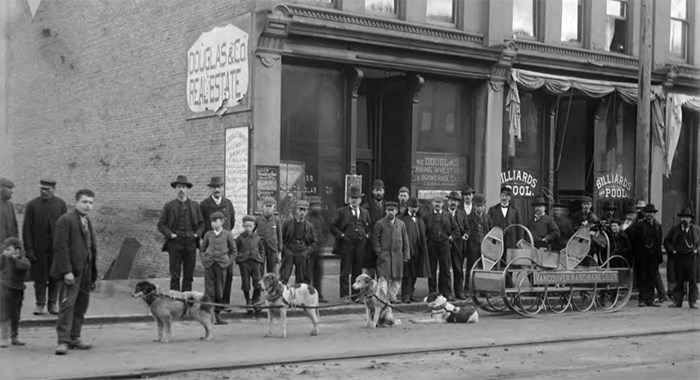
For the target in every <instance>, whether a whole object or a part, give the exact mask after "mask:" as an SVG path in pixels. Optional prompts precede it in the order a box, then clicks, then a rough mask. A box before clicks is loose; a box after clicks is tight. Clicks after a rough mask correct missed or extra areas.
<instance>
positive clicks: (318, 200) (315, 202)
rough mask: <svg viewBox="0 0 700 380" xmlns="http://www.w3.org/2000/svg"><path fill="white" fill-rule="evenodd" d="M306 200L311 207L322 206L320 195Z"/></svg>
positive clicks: (310, 196) (311, 196)
mask: <svg viewBox="0 0 700 380" xmlns="http://www.w3.org/2000/svg"><path fill="white" fill-rule="evenodd" d="M306 200H307V201H309V206H313V205H320V204H321V197H319V196H318V195H309V196H308V197H307V198H306Z"/></svg>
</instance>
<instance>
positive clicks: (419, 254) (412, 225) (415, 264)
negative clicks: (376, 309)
mask: <svg viewBox="0 0 700 380" xmlns="http://www.w3.org/2000/svg"><path fill="white" fill-rule="evenodd" d="M406 207H407V209H406V212H405V213H404V214H402V215H399V217H400V218H401V220H402V221H403V223H404V224H405V225H406V232H407V234H408V244H409V248H410V253H411V255H410V256H411V257H410V259H409V260H408V262H406V263H404V267H403V278H402V279H401V301H402V302H404V303H411V302H417V301H419V300H418V298H416V297H415V296H414V293H415V291H416V278H418V277H429V276H430V262H429V259H428V242H427V240H426V236H425V222H423V218H421V217H420V216H419V215H418V214H417V213H418V199H416V198H415V197H411V198H409V199H408V201H407V202H406Z"/></svg>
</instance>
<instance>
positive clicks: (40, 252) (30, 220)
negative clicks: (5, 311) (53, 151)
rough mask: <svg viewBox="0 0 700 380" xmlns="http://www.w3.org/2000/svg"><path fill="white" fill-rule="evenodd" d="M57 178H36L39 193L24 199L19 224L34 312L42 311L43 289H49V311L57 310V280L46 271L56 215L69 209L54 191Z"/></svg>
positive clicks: (51, 252)
mask: <svg viewBox="0 0 700 380" xmlns="http://www.w3.org/2000/svg"><path fill="white" fill-rule="evenodd" d="M55 190H56V181H55V180H53V179H48V178H45V179H42V180H40V181H39V191H40V195H39V197H37V198H34V199H33V200H31V201H30V202H29V203H27V208H26V209H25V211H24V222H23V224H22V236H23V239H22V240H23V241H24V249H25V250H26V252H27V258H28V259H29V261H30V262H31V263H32V268H31V269H30V274H31V277H32V280H33V281H34V292H35V295H36V310H34V315H41V314H44V306H46V305H47V302H46V291H47V289H48V311H49V313H50V314H58V309H57V308H56V303H57V301H58V291H59V282H58V281H57V280H55V279H53V278H51V276H49V271H50V270H51V265H52V264H53V256H54V255H53V239H54V231H55V229H56V221H57V220H58V218H59V217H60V216H61V215H63V214H65V213H66V212H67V211H68V208H67V207H66V202H64V201H63V199H61V198H59V197H57V196H55V195H54V192H55Z"/></svg>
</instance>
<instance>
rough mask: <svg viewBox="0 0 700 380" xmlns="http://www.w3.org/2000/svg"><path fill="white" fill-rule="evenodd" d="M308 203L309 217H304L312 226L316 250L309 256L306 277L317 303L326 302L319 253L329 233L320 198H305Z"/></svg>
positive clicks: (321, 260) (313, 196) (321, 258)
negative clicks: (314, 289) (315, 292)
mask: <svg viewBox="0 0 700 380" xmlns="http://www.w3.org/2000/svg"><path fill="white" fill-rule="evenodd" d="M307 200H308V201H309V216H307V217H306V220H308V221H309V222H310V223H311V225H313V226H314V232H315V233H316V249H314V251H313V252H311V254H309V262H308V263H307V270H308V272H307V275H306V277H307V278H308V279H309V283H310V284H311V285H313V287H314V288H316V290H317V291H318V302H321V303H325V302H328V301H326V299H325V298H324V297H323V290H322V287H323V253H321V245H322V244H323V241H324V240H325V238H326V236H328V233H329V232H330V229H329V228H328V224H326V221H325V219H324V218H323V204H322V202H321V197H319V196H318V195H311V196H309V197H308V198H307Z"/></svg>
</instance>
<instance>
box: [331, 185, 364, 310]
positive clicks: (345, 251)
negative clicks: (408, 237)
mask: <svg viewBox="0 0 700 380" xmlns="http://www.w3.org/2000/svg"><path fill="white" fill-rule="evenodd" d="M363 195H364V194H362V190H361V189H360V187H359V186H352V187H350V194H349V198H350V204H348V205H347V206H343V207H341V208H339V209H338V212H337V213H336V214H335V216H334V217H333V219H332V220H331V232H332V233H333V236H334V237H335V245H334V247H333V253H334V254H336V255H338V256H340V280H339V281H340V297H346V296H349V295H350V279H349V278H348V276H352V279H353V281H354V279H355V278H356V277H357V276H359V275H360V274H361V273H362V263H363V259H364V257H365V255H366V254H367V250H368V246H367V245H368V240H369V234H370V233H371V232H372V231H373V230H372V222H371V221H370V217H369V211H367V209H365V208H363V207H360V202H361V201H362V196H363ZM353 292H354V291H353Z"/></svg>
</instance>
